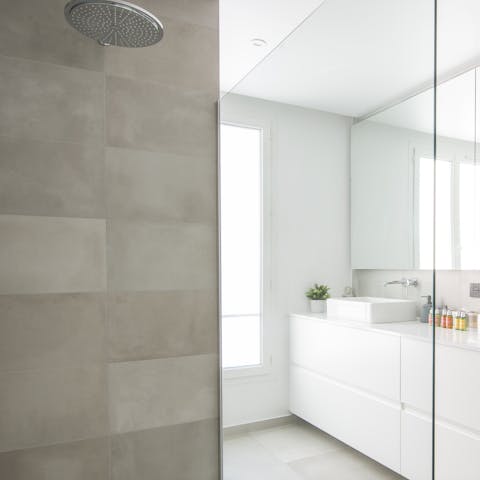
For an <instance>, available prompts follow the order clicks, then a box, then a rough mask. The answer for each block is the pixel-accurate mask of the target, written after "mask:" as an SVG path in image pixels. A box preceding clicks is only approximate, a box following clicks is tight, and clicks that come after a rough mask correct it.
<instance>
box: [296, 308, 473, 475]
mask: <svg viewBox="0 0 480 480" xmlns="http://www.w3.org/2000/svg"><path fill="white" fill-rule="evenodd" d="M421 328H423V327H421ZM425 328H428V327H427V326H425ZM290 357H291V362H290V410H291V412H292V413H294V414H295V415H297V416H299V417H301V418H303V419H305V420H306V421H308V422H309V423H311V424H313V425H315V426H317V427H318V428H320V429H322V430H324V431H325V432H327V433H329V434H331V435H332V436H334V437H336V438H338V439H340V440H341V441H343V442H345V443H347V444H348V445H350V446H352V447H353V448H355V449H357V450H359V451H360V452H362V453H364V454H365V455H367V456H369V457H371V458H373V459H375V460H377V461H378V462H380V463H382V464H383V465H385V466H387V467H389V468H391V469H392V470H394V471H396V472H398V473H401V474H402V475H403V476H404V477H405V478H407V479H410V480H430V479H431V478H432V423H431V418H432V414H431V411H432V386H433V382H432V362H433V347H432V344H431V343H430V342H428V341H425V340H421V339H416V338H413V337H412V336H411V335H402V334H399V333H398V329H397V330H396V332H395V333H392V332H390V331H388V330H387V331H384V330H383V329H382V330H381V331H379V330H378V329H375V328H374V327H372V328H370V327H366V328H361V327H358V325H355V324H351V323H348V322H336V321H335V320H328V319H321V318H315V317H314V316H309V315H292V316H291V318H290ZM479 372H480V351H476V350H469V349H465V348H459V347H458V346H448V345H441V344H437V346H436V395H437V396H436V399H437V402H436V418H437V423H436V435H435V441H436V459H435V475H436V476H435V478H436V479H437V480H478V479H479V478H480V376H479V374H478V373H479Z"/></svg>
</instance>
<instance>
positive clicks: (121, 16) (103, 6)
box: [65, 0, 163, 48]
mask: <svg viewBox="0 0 480 480" xmlns="http://www.w3.org/2000/svg"><path fill="white" fill-rule="evenodd" d="M65 18H66V19H67V22H68V23H69V24H70V25H71V26H72V27H73V28H75V29H76V30H78V31H79V32H80V33H83V35H86V36H87V37H90V38H93V39H95V40H97V42H98V43H100V45H105V46H106V45H116V46H119V47H134V48H137V47H148V46H149V45H153V44H155V43H157V42H159V41H160V40H161V39H162V37H163V25H162V24H161V22H160V20H158V19H157V18H156V17H154V16H153V15H152V14H151V13H149V12H147V11H146V10H144V9H143V8H140V7H137V6H136V5H132V4H131V3H128V2H124V1H122V0H116V1H113V0H70V2H68V3H67V4H66V5H65Z"/></svg>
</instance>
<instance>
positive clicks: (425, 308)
mask: <svg viewBox="0 0 480 480" xmlns="http://www.w3.org/2000/svg"><path fill="white" fill-rule="evenodd" d="M422 298H426V299H427V303H424V304H423V305H422V312H421V315H420V321H421V322H422V323H427V322H428V323H429V324H430V325H431V323H430V318H429V315H430V312H431V310H432V296H431V295H423V296H422Z"/></svg>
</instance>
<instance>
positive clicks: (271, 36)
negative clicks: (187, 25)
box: [220, 0, 324, 92]
mask: <svg viewBox="0 0 480 480" xmlns="http://www.w3.org/2000/svg"><path fill="white" fill-rule="evenodd" d="M323 1H324V0H220V66H221V74H220V89H221V90H222V91H223V92H228V91H230V90H231V89H232V88H233V87H234V86H235V85H236V84H237V83H238V82H239V81H240V80H241V79H242V78H244V77H245V76H246V75H247V74H248V73H249V72H250V71H251V70H252V69H253V68H255V66H256V65H257V64H258V63H259V62H260V61H261V60H262V59H263V58H265V57H266V56H267V55H268V54H269V53H270V52H271V51H272V50H273V49H274V48H275V47H276V46H277V45H278V44H279V43H280V42H281V41H282V40H284V39H285V38H286V37H287V36H288V35H289V34H290V33H291V32H292V31H293V30H295V28H297V27H298V25H300V24H301V23H302V22H303V21H304V20H305V18H307V17H308V16H309V15H310V14H311V13H312V12H313V11H314V10H315V9H316V8H318V6H319V5H321V4H322V3H323ZM254 38H261V39H263V40H265V41H266V42H267V45H266V46H264V47H255V46H253V45H252V43H251V40H252V39H254Z"/></svg>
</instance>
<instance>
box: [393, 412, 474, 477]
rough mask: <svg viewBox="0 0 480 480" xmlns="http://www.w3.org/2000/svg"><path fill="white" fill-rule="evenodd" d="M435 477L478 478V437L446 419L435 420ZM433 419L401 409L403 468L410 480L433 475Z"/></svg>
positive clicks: (403, 473)
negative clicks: (442, 420)
mask: <svg viewBox="0 0 480 480" xmlns="http://www.w3.org/2000/svg"><path fill="white" fill-rule="evenodd" d="M435 442H436V452H435V478H436V479H437V480H454V479H455V480H478V478H479V472H480V437H479V436H477V435H475V434H470V433H468V432H466V431H462V430H461V429H457V428H455V427H454V426H449V425H448V424H446V423H445V422H437V427H436V435H435ZM431 471H432V422H431V420H428V417H423V416H419V415H417V414H416V413H410V412H406V411H404V412H402V469H401V473H402V475H403V476H404V477H406V478H408V479H409V480H431V478H432V473H431Z"/></svg>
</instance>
